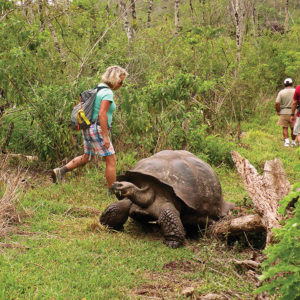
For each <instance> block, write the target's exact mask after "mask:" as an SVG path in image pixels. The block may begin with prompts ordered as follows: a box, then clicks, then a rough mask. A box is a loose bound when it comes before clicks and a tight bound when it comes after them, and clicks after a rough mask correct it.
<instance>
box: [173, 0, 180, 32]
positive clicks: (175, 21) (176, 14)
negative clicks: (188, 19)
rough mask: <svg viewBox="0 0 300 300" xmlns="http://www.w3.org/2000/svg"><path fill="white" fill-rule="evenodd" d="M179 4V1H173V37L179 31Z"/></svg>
mask: <svg viewBox="0 0 300 300" xmlns="http://www.w3.org/2000/svg"><path fill="white" fill-rule="evenodd" d="M179 4H180V0H175V6H174V23H175V35H177V34H178V31H179Z"/></svg>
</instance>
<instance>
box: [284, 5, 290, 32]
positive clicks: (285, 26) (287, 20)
mask: <svg viewBox="0 0 300 300" xmlns="http://www.w3.org/2000/svg"><path fill="white" fill-rule="evenodd" d="M284 13H285V22H284V31H285V33H287V32H289V0H286V1H285V7H284Z"/></svg>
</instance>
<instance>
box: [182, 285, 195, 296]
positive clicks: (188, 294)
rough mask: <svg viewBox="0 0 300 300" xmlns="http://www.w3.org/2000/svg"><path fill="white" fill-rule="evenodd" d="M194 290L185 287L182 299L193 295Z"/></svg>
mask: <svg viewBox="0 0 300 300" xmlns="http://www.w3.org/2000/svg"><path fill="white" fill-rule="evenodd" d="M194 290H195V289H194V288H193V287H187V288H185V289H184V290H183V291H182V292H181V295H182V296H184V297H190V296H192V295H193V294H194Z"/></svg>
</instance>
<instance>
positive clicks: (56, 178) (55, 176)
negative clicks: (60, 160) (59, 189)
mask: <svg viewBox="0 0 300 300" xmlns="http://www.w3.org/2000/svg"><path fill="white" fill-rule="evenodd" d="M52 180H53V182H54V183H61V181H62V172H61V168H56V169H53V170H52Z"/></svg>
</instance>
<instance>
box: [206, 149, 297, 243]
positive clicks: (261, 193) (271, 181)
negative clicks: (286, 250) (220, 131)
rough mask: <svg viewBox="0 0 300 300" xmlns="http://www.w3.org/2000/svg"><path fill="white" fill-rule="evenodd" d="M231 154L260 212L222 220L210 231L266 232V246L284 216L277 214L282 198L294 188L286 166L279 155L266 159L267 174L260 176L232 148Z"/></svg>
mask: <svg viewBox="0 0 300 300" xmlns="http://www.w3.org/2000/svg"><path fill="white" fill-rule="evenodd" d="M231 155H232V159H233V161H234V163H235V165H236V168H237V171H238V173H239V174H240V176H241V177H242V179H243V182H244V185H245V188H246V190H247V192H248V195H249V197H250V198H251V200H252V202H253V204H254V210H255V212H256V213H257V214H254V215H245V216H239V217H237V218H234V219H227V220H226V219H223V220H221V221H219V222H217V223H215V224H213V225H212V226H211V227H210V230H211V232H212V233H213V234H214V235H228V234H232V235H238V234H243V232H250V231H252V232H260V231H265V232H266V234H267V239H266V245H267V244H269V243H272V242H273V233H272V229H273V228H278V227H280V221H281V220H282V216H280V215H279V214H278V208H279V201H280V200H281V199H282V198H283V197H284V196H286V195H287V194H288V193H289V191H290V189H291V184H290V183H289V181H288V180H287V178H286V176H285V172H284V168H283V165H282V163H281V161H280V160H279V159H277V158H276V159H274V160H271V161H267V162H266V163H265V165H264V173H263V175H260V174H259V173H258V172H257V170H256V169H255V168H254V167H253V166H252V165H251V164H250V162H249V161H248V160H247V159H245V158H243V157H242V156H241V155H240V154H239V153H238V152H235V151H232V152H231Z"/></svg>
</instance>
